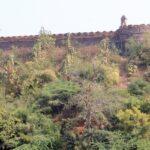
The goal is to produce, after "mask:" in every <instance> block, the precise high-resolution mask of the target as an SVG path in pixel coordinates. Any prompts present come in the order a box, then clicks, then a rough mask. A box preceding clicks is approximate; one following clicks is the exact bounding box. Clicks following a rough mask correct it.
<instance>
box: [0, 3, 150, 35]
mask: <svg viewBox="0 0 150 150" xmlns="http://www.w3.org/2000/svg"><path fill="white" fill-rule="evenodd" d="M123 14H125V15H126V17H127V18H128V20H127V23H128V24H150V0H0V36H16V35H34V34H38V33H39V30H40V28H41V27H42V26H43V27H44V28H45V29H47V30H49V31H51V32H52V33H67V32H92V31H93V32H95V31H104V30H105V31H111V30H113V31H115V30H116V29H117V28H118V27H119V26H120V17H121V16H122V15H123Z"/></svg>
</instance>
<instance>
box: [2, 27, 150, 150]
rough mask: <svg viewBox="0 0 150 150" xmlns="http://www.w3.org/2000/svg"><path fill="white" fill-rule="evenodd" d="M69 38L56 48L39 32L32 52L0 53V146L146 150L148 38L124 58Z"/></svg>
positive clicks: (107, 47)
mask: <svg viewBox="0 0 150 150" xmlns="http://www.w3.org/2000/svg"><path fill="white" fill-rule="evenodd" d="M67 36H68V39H67V40H66V41H64V43H65V44H64V47H61V48H58V47H55V39H54V38H53V37H52V35H51V33H49V32H47V31H45V30H44V29H42V30H41V32H40V36H39V39H38V40H37V43H35V46H34V47H33V50H31V51H28V53H27V52H26V54H25V53H24V55H23V54H22V53H23V52H22V51H21V52H20V53H19V50H17V48H13V50H12V51H11V52H8V53H6V52H3V51H2V52H1V53H0V58H1V59H0V149H1V150H11V149H14V150H149V149H150V142H149V141H150V83H149V81H150V72H149V62H150V61H149V60H150V56H149V49H150V47H149V46H150V42H149V36H148V35H145V37H144V40H143V41H136V39H132V38H131V39H129V41H128V42H127V43H126V50H127V52H126V56H120V55H119V50H118V49H117V48H116V47H115V45H114V44H113V43H112V42H110V40H109V39H108V38H106V39H103V40H102V41H101V42H100V44H98V45H94V46H77V47H75V46H73V44H72V41H71V34H68V35H67ZM141 70H142V73H141Z"/></svg>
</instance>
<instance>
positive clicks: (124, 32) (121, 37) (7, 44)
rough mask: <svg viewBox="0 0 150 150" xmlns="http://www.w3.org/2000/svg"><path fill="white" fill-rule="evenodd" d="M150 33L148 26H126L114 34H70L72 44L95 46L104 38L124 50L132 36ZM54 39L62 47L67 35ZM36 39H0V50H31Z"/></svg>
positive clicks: (138, 36)
mask: <svg viewBox="0 0 150 150" xmlns="http://www.w3.org/2000/svg"><path fill="white" fill-rule="evenodd" d="M145 32H150V25H128V26H126V27H123V28H120V29H118V30H116V31H115V32H113V31H110V32H105V31H104V32H89V33H87V32H85V33H72V34H71V40H72V41H73V42H74V43H77V44H80V45H91V44H97V43H99V42H100V41H101V40H102V39H104V38H105V37H108V38H110V39H111V40H112V41H114V42H115V43H116V45H117V46H118V47H119V48H121V49H124V45H125V42H126V40H127V39H128V38H129V37H131V36H134V37H136V38H142V35H143V33H145ZM53 37H54V38H55V39H56V46H59V47H60V46H62V45H63V44H64V43H65V41H66V40H67V37H68V34H53ZM37 39H38V35H35V36H17V37H0V49H3V50H10V49H11V47H12V46H15V47H18V48H29V49H31V48H32V47H33V45H34V44H35V42H36V41H37Z"/></svg>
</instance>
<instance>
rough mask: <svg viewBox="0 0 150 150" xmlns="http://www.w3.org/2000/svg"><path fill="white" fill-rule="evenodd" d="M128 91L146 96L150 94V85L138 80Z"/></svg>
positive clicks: (130, 85)
mask: <svg viewBox="0 0 150 150" xmlns="http://www.w3.org/2000/svg"><path fill="white" fill-rule="evenodd" d="M128 91H129V92H130V93H131V94H134V95H144V94H146V93H149V92H150V85H149V83H148V82H146V81H144V80H137V81H134V82H132V83H130V84H129V86H128Z"/></svg>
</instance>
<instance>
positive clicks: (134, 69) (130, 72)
mask: <svg viewBox="0 0 150 150" xmlns="http://www.w3.org/2000/svg"><path fill="white" fill-rule="evenodd" d="M137 69H138V68H137V66H136V65H134V64H132V63H129V64H127V72H128V75H129V76H131V75H133V74H134V73H136V72H137Z"/></svg>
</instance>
